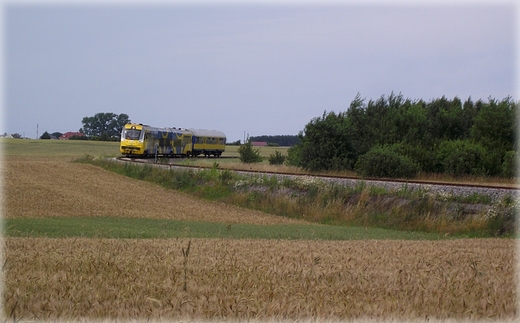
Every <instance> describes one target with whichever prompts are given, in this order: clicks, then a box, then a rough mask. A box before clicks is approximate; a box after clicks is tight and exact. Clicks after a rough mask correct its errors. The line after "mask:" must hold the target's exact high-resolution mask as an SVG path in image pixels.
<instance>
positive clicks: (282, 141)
mask: <svg viewBox="0 0 520 323" xmlns="http://www.w3.org/2000/svg"><path fill="white" fill-rule="evenodd" d="M249 140H250V141H265V142H267V144H268V145H272V146H282V147H290V146H294V145H296V144H297V143H299V142H300V138H299V137H298V136H294V135H277V136H269V135H262V136H251V137H249Z"/></svg>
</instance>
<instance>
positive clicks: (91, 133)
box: [80, 112, 130, 141]
mask: <svg viewBox="0 0 520 323" xmlns="http://www.w3.org/2000/svg"><path fill="white" fill-rule="evenodd" d="M81 123H83V128H81V129H80V132H82V133H84V134H85V136H87V137H88V138H91V139H97V140H103V141H109V140H117V139H118V138H119V135H120V133H121V129H122V128H123V127H124V125H125V124H127V123H130V119H129V118H128V115H127V114H124V113H122V114H119V115H117V114H115V113H111V112H108V113H96V114H95V115H94V116H93V117H84V118H83V120H82V121H81Z"/></svg>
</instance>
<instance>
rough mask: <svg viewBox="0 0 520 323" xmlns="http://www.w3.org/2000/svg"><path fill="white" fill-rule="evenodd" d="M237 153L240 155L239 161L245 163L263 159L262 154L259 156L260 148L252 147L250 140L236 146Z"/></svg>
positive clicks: (257, 161)
mask: <svg viewBox="0 0 520 323" xmlns="http://www.w3.org/2000/svg"><path fill="white" fill-rule="evenodd" d="M238 153H239V155H240V161H241V162H243V163H247V164H251V163H259V162H261V161H262V159H263V158H262V156H260V149H254V148H253V145H252V144H251V141H248V142H246V143H245V144H243V145H241V146H240V147H239V148H238Z"/></svg>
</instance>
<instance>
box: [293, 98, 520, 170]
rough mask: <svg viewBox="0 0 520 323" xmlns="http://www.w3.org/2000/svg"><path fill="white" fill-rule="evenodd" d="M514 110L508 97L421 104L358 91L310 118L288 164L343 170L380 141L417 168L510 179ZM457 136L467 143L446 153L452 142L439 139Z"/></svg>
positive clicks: (515, 114) (512, 167) (307, 167)
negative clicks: (341, 106)
mask: <svg viewBox="0 0 520 323" xmlns="http://www.w3.org/2000/svg"><path fill="white" fill-rule="evenodd" d="M517 113H518V103H515V102H514V101H513V100H512V99H511V98H510V97H508V98H506V99H504V100H502V101H497V100H494V99H492V98H489V102H488V103H486V102H483V101H481V100H479V101H477V102H475V103H474V102H473V101H472V100H471V98H468V99H467V100H466V101H465V102H462V101H461V100H460V99H459V98H458V97H455V98H453V99H452V100H450V99H447V98H446V97H444V96H443V97H441V98H439V99H434V100H431V101H430V102H425V101H423V100H418V101H412V100H410V99H405V98H404V97H403V96H402V95H401V94H397V95H396V94H394V93H391V94H390V95H389V96H381V97H380V98H379V99H377V100H368V102H366V100H365V99H364V98H362V97H361V96H360V95H359V94H357V95H356V97H355V99H354V100H353V101H352V102H351V104H350V107H349V109H348V110H347V111H346V112H344V113H341V112H340V113H337V114H336V113H333V112H332V113H328V114H327V113H326V112H325V113H324V114H323V116H322V117H319V118H314V119H312V120H311V122H310V123H309V124H307V125H306V127H305V129H304V131H302V132H301V133H300V134H299V137H300V143H299V144H298V145H296V146H294V147H293V148H292V149H290V150H289V151H288V157H287V164H289V165H292V166H299V167H303V168H305V169H308V170H312V171H322V170H349V169H352V166H353V165H355V164H356V162H357V160H358V158H359V156H362V155H365V154H366V153H368V152H369V151H370V150H372V149H373V148H374V147H376V146H385V147H389V150H391V151H393V152H395V153H397V154H398V155H401V156H404V157H407V158H409V159H410V160H412V161H413V162H415V163H417V164H418V165H419V166H420V171H423V172H428V173H436V172H440V173H442V172H447V173H450V174H457V175H459V174H470V175H488V176H507V177H510V176H512V174H513V169H514V165H513V163H512V158H511V156H510V153H509V154H508V152H509V151H517V149H518V144H517V143H516V141H515V139H516V137H515V130H516V129H517V126H518V121H517V117H516V116H517ZM456 141H459V142H466V143H465V144H463V145H462V146H463V147H462V148H463V152H460V151H459V152H452V153H450V152H448V151H447V149H449V148H454V149H458V146H457V144H445V142H456ZM469 143H471V145H469ZM475 144H478V145H480V147H477V146H474V145H475ZM448 146H449V147H448ZM481 148H483V150H482V149H481ZM458 164H459V165H458Z"/></svg>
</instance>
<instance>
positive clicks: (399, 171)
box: [354, 146, 419, 178]
mask: <svg viewBox="0 0 520 323" xmlns="http://www.w3.org/2000/svg"><path fill="white" fill-rule="evenodd" d="M354 170H355V171H356V172H358V173H359V174H360V175H362V176H368V177H394V178H395V177H400V178H412V177H415V176H416V175H417V173H418V172H419V165H417V164H416V163H415V162H413V161H412V160H411V159H410V158H408V157H406V156H402V155H399V154H398V153H396V152H395V151H393V150H391V149H390V148H389V147H388V146H386V147H385V146H376V147H374V148H372V149H371V150H370V151H369V152H367V153H366V154H364V155H362V156H360V157H359V159H358V161H357V162H356V164H355V166H354Z"/></svg>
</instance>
